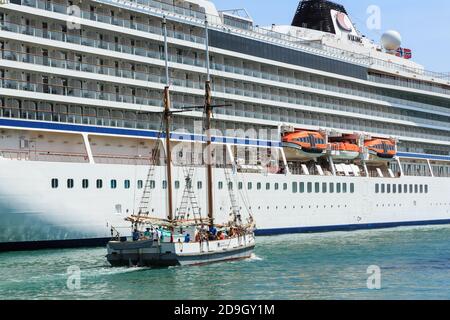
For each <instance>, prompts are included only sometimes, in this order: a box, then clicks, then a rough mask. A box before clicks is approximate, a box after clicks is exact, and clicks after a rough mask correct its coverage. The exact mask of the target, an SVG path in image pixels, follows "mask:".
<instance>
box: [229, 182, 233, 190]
mask: <svg viewBox="0 0 450 320" xmlns="http://www.w3.org/2000/svg"><path fill="white" fill-rule="evenodd" d="M228 190H233V182H228Z"/></svg>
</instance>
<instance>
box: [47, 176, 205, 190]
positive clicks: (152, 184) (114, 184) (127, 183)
mask: <svg viewBox="0 0 450 320" xmlns="http://www.w3.org/2000/svg"><path fill="white" fill-rule="evenodd" d="M106 183H108V182H106ZM120 184H121V182H119V181H118V180H116V179H111V180H109V187H110V188H111V189H117V188H118V187H119V185H120ZM94 185H95V188H97V189H103V187H104V185H105V183H104V180H102V179H97V180H95V184H94ZM122 186H123V188H124V189H131V180H123V184H122ZM180 186H181V184H180V181H175V183H174V187H175V189H179V188H180ZM51 187H52V189H57V188H59V179H57V178H53V179H52V180H51ZM66 187H67V189H73V188H75V180H74V179H67V180H66ZM89 187H90V180H89V179H82V180H81V188H83V189H88V188H89ZM144 187H145V182H144V181H143V180H138V181H137V182H136V188H137V189H143V188H144ZM147 187H148V188H150V189H156V181H154V180H150V181H148V186H147ZM161 187H162V188H163V189H167V181H165V180H164V181H162V184H161ZM202 188H203V183H202V182H201V181H198V182H197V189H202Z"/></svg>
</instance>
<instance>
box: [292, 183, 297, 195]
mask: <svg viewBox="0 0 450 320" xmlns="http://www.w3.org/2000/svg"><path fill="white" fill-rule="evenodd" d="M292 192H293V193H297V182H292Z"/></svg>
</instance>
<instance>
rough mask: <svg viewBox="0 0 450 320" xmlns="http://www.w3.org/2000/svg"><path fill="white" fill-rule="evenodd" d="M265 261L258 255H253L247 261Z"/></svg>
mask: <svg viewBox="0 0 450 320" xmlns="http://www.w3.org/2000/svg"><path fill="white" fill-rule="evenodd" d="M263 260H264V259H263V258H261V257H258V256H257V255H256V254H254V253H252V255H251V256H250V258H248V259H247V261H263Z"/></svg>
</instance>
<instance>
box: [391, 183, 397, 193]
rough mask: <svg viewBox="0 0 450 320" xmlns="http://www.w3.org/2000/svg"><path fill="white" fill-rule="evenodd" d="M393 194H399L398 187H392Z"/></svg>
mask: <svg viewBox="0 0 450 320" xmlns="http://www.w3.org/2000/svg"><path fill="white" fill-rule="evenodd" d="M392 193H397V185H396V184H394V185H392Z"/></svg>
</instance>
